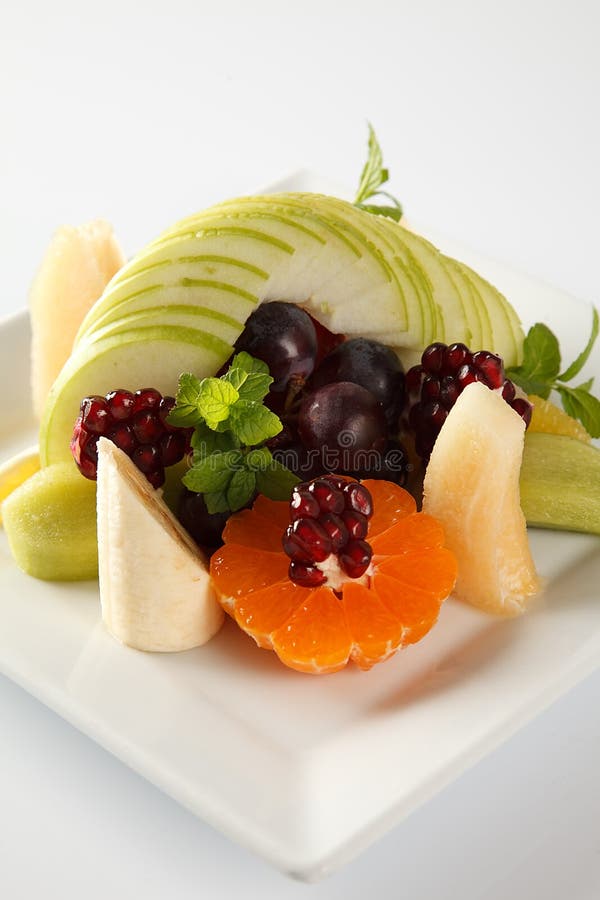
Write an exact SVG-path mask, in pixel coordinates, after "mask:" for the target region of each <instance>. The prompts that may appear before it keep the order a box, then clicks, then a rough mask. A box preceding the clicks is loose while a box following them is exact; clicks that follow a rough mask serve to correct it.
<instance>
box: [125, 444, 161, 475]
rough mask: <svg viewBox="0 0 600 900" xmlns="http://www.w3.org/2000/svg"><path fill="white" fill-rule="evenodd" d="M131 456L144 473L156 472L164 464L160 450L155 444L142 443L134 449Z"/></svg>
mask: <svg viewBox="0 0 600 900" xmlns="http://www.w3.org/2000/svg"><path fill="white" fill-rule="evenodd" d="M131 458H132V460H133V461H134V463H135V464H136V466H137V467H138V469H139V470H140V472H143V473H144V475H148V474H149V473H150V472H154V471H155V470H157V469H158V468H159V467H160V466H161V465H162V463H161V461H160V451H159V449H158V447H155V446H154V444H140V446H139V447H136V448H135V450H134V451H133V454H132V456H131Z"/></svg>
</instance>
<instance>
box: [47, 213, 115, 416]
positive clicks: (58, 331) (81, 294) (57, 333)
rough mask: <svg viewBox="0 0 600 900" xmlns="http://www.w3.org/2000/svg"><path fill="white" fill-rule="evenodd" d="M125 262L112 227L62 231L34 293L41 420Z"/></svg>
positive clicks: (101, 225) (100, 223)
mask: <svg viewBox="0 0 600 900" xmlns="http://www.w3.org/2000/svg"><path fill="white" fill-rule="evenodd" d="M124 262H125V258H124V256H123V253H122V251H121V248H120V247H119V244H118V243H117V240H116V238H115V236H114V234H113V230H112V227H111V226H110V225H109V224H108V222H103V221H101V220H99V221H96V222H89V223H87V224H86V225H81V226H79V227H72V226H69V225H65V226H63V227H62V228H59V229H58V231H57V232H56V234H55V235H54V237H53V238H52V241H51V242H50V246H49V247H48V249H47V251H46V254H45V256H44V258H43V260H42V263H41V266H40V268H39V270H38V273H37V275H36V278H35V281H34V282H33V285H32V288H31V294H30V298H29V307H30V313H31V331H32V337H31V386H32V394H33V408H34V411H35V413H36V415H37V416H38V418H39V417H40V416H41V413H42V410H43V408H44V405H45V403H46V399H47V397H48V393H49V391H50V388H51V387H52V385H53V383H54V381H55V380H56V376H57V375H58V373H59V372H60V370H61V369H62V367H63V366H64V364H65V362H66V361H67V359H68V358H69V356H70V355H71V350H72V347H73V341H74V339H75V335H76V334H77V330H78V328H79V326H80V325H81V322H82V321H83V318H84V316H85V315H86V313H87V312H88V311H89V309H90V307H91V306H92V304H93V303H95V302H96V300H97V299H98V297H99V296H100V295H101V293H102V292H103V290H104V288H105V287H106V285H107V284H108V282H109V281H110V279H111V278H112V277H113V275H114V274H115V273H116V272H118V270H119V269H120V268H121V267H122V265H123V264H124Z"/></svg>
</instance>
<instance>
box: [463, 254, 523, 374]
mask: <svg viewBox="0 0 600 900" xmlns="http://www.w3.org/2000/svg"><path fill="white" fill-rule="evenodd" d="M460 267H461V269H462V271H463V273H464V275H465V277H466V278H467V279H468V280H469V281H470V282H471V284H472V285H473V287H474V288H476V290H477V291H478V293H479V296H480V297H481V298H482V300H483V303H484V305H485V308H486V309H487V311H488V314H489V317H490V321H491V325H492V334H493V341H492V344H491V345H490V346H489V347H482V348H480V349H482V350H492V351H493V352H494V353H497V354H498V356H501V357H502V359H503V361H504V365H505V366H507V367H508V366H517V365H519V364H520V362H521V358H522V356H523V341H524V340H525V335H524V333H523V328H522V326H521V322H520V320H519V317H518V316H517V314H516V312H515V310H514V309H513V308H512V306H511V305H510V303H509V302H508V300H507V299H506V297H504V295H503V294H501V293H500V291H499V290H498V289H497V288H495V287H494V286H493V285H491V284H490V283H489V281H486V280H485V278H482V277H481V275H479V273H478V272H475V271H474V270H473V269H471V268H469V266H467V265H465V263H463V262H461V263H460ZM473 349H475V348H473Z"/></svg>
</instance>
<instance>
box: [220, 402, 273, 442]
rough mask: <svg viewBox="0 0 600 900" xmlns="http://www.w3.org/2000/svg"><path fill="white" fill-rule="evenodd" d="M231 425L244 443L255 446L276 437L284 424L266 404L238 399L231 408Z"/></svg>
mask: <svg viewBox="0 0 600 900" xmlns="http://www.w3.org/2000/svg"><path fill="white" fill-rule="evenodd" d="M230 427H231V430H232V431H233V433H234V434H235V436H236V437H237V438H238V440H239V441H241V443H242V444H245V445H246V446H247V447H253V446H255V445H256V444H262V443H264V441H268V440H269V438H272V437H275V435H276V434H279V432H280V431H281V429H282V428H283V425H282V424H281V419H280V418H279V417H278V416H276V415H275V413H273V412H271V410H270V409H267V407H266V406H262V404H258V403H252V402H250V401H248V400H238V402H237V403H236V404H235V406H233V407H232V409H231V415H230Z"/></svg>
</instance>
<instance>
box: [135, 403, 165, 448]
mask: <svg viewBox="0 0 600 900" xmlns="http://www.w3.org/2000/svg"><path fill="white" fill-rule="evenodd" d="M131 427H132V428H133V433H134V434H135V436H136V438H137V439H138V441H139V442H140V444H153V443H154V442H155V441H158V439H159V438H160V437H162V435H163V434H164V433H165V430H164V428H163V426H162V422H161V421H160V419H159V418H158V416H157V415H156V414H155V413H153V412H152V410H150V409H141V410H139V412H136V413H135V415H134V416H133V418H132V419H131Z"/></svg>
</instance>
